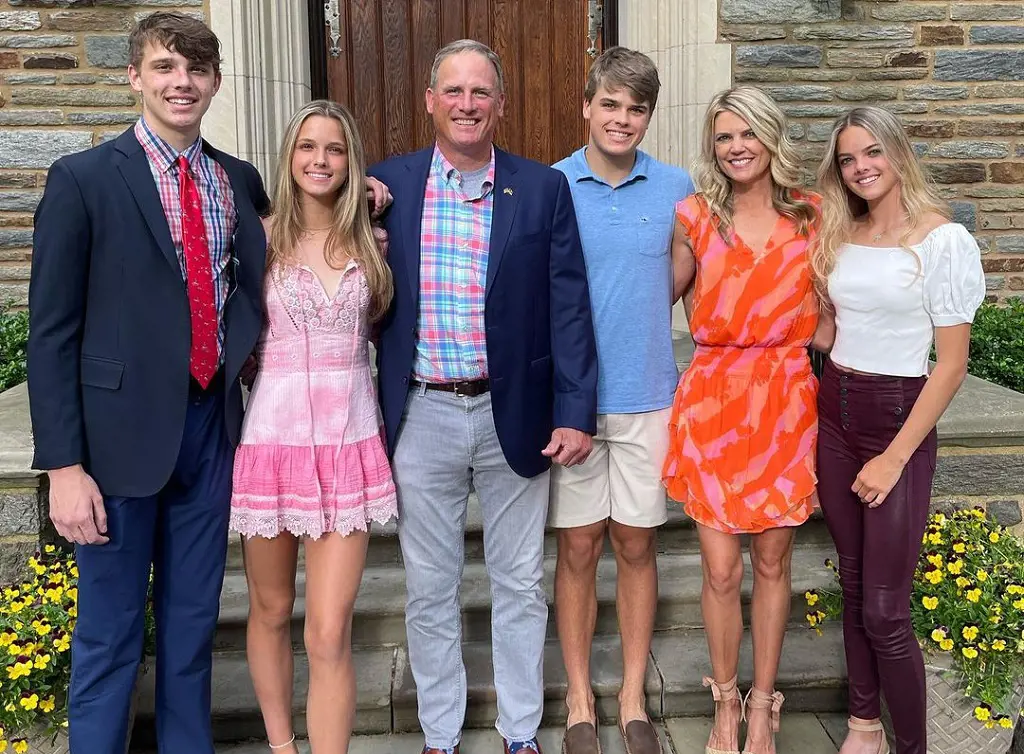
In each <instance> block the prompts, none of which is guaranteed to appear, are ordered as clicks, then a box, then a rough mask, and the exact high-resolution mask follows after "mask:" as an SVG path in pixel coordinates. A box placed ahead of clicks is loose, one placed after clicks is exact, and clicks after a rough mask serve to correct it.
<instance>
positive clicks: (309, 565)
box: [305, 531, 370, 754]
mask: <svg viewBox="0 0 1024 754" xmlns="http://www.w3.org/2000/svg"><path fill="white" fill-rule="evenodd" d="M369 541H370V535H369V533H367V532H361V531H355V532H352V533H351V534H349V535H347V536H344V537H343V536H341V535H340V534H337V533H333V534H326V535H324V536H323V537H321V538H320V539H318V540H316V541H313V540H308V539H307V540H306V632H305V640H306V654H307V655H308V656H309V699H308V701H307V706H306V719H307V722H308V726H309V743H310V748H311V749H312V750H313V754H345V752H347V751H348V744H349V739H350V738H351V737H352V725H353V722H354V720H355V714H356V673H355V668H354V667H353V665H352V610H353V607H354V605H355V601H356V593H357V592H358V591H359V582H360V580H361V579H362V575H363V565H364V564H365V562H366V547H367V543H368V542H369Z"/></svg>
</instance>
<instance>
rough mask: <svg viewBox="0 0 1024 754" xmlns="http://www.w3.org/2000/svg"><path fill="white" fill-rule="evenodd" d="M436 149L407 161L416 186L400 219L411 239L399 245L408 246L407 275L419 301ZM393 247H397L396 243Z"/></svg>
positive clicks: (402, 228)
mask: <svg viewBox="0 0 1024 754" xmlns="http://www.w3.org/2000/svg"><path fill="white" fill-rule="evenodd" d="M433 157H434V150H433V148H428V149H424V150H421V151H419V152H416V153H414V154H413V155H411V156H410V158H409V160H408V161H407V162H406V163H405V169H406V170H407V171H409V173H410V175H409V181H410V186H411V187H412V188H413V191H411V194H410V197H409V198H410V201H408V202H403V203H402V206H401V207H400V210H401V212H402V214H401V218H400V220H399V222H398V223H397V225H398V229H399V232H400V233H402V234H403V235H405V237H406V239H407V241H408V243H406V244H404V245H399V247H400V248H404V249H406V253H405V259H404V262H405V266H406V270H405V271H406V277H407V278H408V279H409V287H410V290H411V291H412V301H413V304H414V305H415V306H418V305H419V303H418V302H419V299H420V295H419V294H420V246H421V244H422V233H421V232H420V231H421V225H422V218H423V202H424V197H425V194H426V187H427V180H428V179H429V177H430V165H431V163H432V162H433ZM391 248H395V246H394V245H392V246H391Z"/></svg>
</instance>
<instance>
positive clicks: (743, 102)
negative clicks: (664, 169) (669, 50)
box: [694, 86, 818, 238]
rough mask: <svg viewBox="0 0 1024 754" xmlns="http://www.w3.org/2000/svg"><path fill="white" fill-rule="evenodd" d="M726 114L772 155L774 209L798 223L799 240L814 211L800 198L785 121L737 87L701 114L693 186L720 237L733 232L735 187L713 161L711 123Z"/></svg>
mask: <svg viewBox="0 0 1024 754" xmlns="http://www.w3.org/2000/svg"><path fill="white" fill-rule="evenodd" d="M723 112H730V113H733V114H734V115H737V116H739V117H740V118H743V120H745V121H746V122H747V124H748V125H749V126H750V129H751V130H752V131H753V132H754V135H755V136H756V137H757V138H758V140H759V141H760V142H761V143H762V144H764V146H765V148H766V149H767V150H768V152H769V153H770V154H771V162H770V166H769V170H770V171H771V176H772V206H773V207H774V208H775V211H776V212H778V213H779V214H780V215H784V216H786V217H788V218H789V219H790V220H792V221H793V222H794V223H796V225H797V228H798V230H799V232H800V233H801V234H803V235H807V234H809V233H810V231H811V229H812V228H813V227H814V226H815V225H816V224H817V222H818V211H817V209H816V208H815V206H814V205H813V204H812V203H811V202H809V201H808V200H806V199H805V198H803V197H801V196H800V193H801V183H800V167H799V165H800V159H799V156H798V154H797V151H796V147H795V146H794V144H793V140H792V139H791V138H790V136H789V131H788V126H787V124H786V115H785V113H783V112H782V110H781V109H780V108H779V106H778V105H777V104H775V101H774V100H773V99H772V98H771V97H769V96H768V95H767V94H765V93H764V92H762V91H761V90H760V89H757V88H756V87H753V86H737V87H733V88H732V89H726V90H725V91H723V92H719V93H718V94H716V95H715V96H714V97H713V98H712V100H711V103H710V104H709V105H708V109H707V112H706V113H705V114H704V127H703V130H702V138H701V150H700V156H699V157H698V158H697V164H696V169H695V171H694V172H695V174H696V178H697V186H698V187H699V188H700V191H701V193H702V194H703V195H704V198H705V199H706V200H707V203H708V206H709V207H710V209H711V212H712V214H713V215H714V216H715V217H717V218H718V223H719V231H720V233H721V234H722V237H723V238H725V237H726V236H727V234H726V233H725V231H726V230H727V229H729V228H730V227H731V226H732V215H733V186H732V181H730V180H729V178H728V177H727V176H726V175H725V173H723V172H722V168H721V167H720V166H719V164H718V158H717V157H716V156H715V119H716V118H717V117H718V115H719V113H723Z"/></svg>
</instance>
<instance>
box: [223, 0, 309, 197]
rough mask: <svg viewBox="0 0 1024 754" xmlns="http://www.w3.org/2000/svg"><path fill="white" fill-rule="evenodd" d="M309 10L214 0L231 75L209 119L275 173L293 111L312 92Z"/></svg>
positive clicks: (227, 142) (267, 174) (228, 144)
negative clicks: (278, 153) (279, 150)
mask: <svg viewBox="0 0 1024 754" xmlns="http://www.w3.org/2000/svg"><path fill="white" fill-rule="evenodd" d="M308 23H309V18H308V15H307V8H306V4H305V3H300V2H295V1H294V0H291V1H290V2H277V1H275V0H246V1H245V2H242V3H239V2H233V0H210V26H211V27H212V28H213V31H214V32H215V33H216V34H217V36H218V37H220V40H221V43H222V44H223V50H222V56H223V58H224V64H223V73H224V83H223V84H222V86H221V91H220V93H219V94H218V95H217V96H216V97H215V98H214V100H213V105H212V106H211V107H210V111H209V113H208V114H207V116H206V119H205V120H204V122H203V133H204V136H206V138H207V139H209V141H210V142H211V143H212V144H214V145H215V146H217V147H218V148H220V149H223V150H224V151H226V152H229V153H231V154H233V155H236V156H238V157H240V158H241V159H243V160H248V161H249V162H252V163H253V164H254V165H255V166H256V167H257V168H258V169H259V171H260V174H261V175H262V176H263V179H264V181H266V182H267V183H268V191H269V190H270V188H269V183H270V182H271V181H272V180H273V176H274V171H275V169H276V166H277V150H278V148H279V147H280V144H281V139H282V137H283V136H284V130H285V127H286V126H287V124H288V119H289V118H291V116H292V113H293V112H294V111H295V110H296V109H298V108H299V107H301V106H302V105H304V104H305V103H306V102H308V101H309V100H310V96H311V86H310V62H309V31H308V28H309V27H308Z"/></svg>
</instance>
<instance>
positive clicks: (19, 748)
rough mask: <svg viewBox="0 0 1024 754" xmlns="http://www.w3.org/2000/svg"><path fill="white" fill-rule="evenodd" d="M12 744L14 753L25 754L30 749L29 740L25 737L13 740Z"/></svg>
mask: <svg viewBox="0 0 1024 754" xmlns="http://www.w3.org/2000/svg"><path fill="white" fill-rule="evenodd" d="M11 746H13V747H14V754H25V752H27V751H28V741H26V740H25V739H24V738H16V739H14V740H12V741H11Z"/></svg>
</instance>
